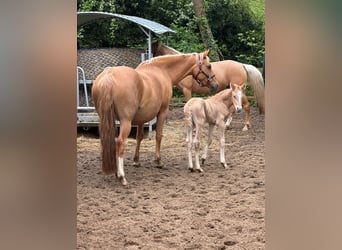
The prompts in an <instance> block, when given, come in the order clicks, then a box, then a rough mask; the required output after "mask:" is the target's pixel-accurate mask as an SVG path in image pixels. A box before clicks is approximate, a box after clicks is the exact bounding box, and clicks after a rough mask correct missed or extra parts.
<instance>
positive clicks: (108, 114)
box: [92, 73, 117, 174]
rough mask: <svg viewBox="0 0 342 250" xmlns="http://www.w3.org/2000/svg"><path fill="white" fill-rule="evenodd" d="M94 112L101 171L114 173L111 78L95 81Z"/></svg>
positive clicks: (93, 91) (115, 167)
mask: <svg viewBox="0 0 342 250" xmlns="http://www.w3.org/2000/svg"><path fill="white" fill-rule="evenodd" d="M92 94H93V99H94V103H95V107H96V111H97V113H98V115H99V118H100V124H99V132H100V141H101V146H102V170H103V172H104V173H105V174H111V173H113V172H116V169H117V166H116V142H115V137H116V128H115V112H114V108H115V106H114V96H113V78H112V77H111V76H110V75H108V73H107V75H105V76H104V77H103V78H100V79H99V80H95V83H94V85H93V89H92Z"/></svg>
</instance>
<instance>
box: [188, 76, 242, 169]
mask: <svg viewBox="0 0 342 250" xmlns="http://www.w3.org/2000/svg"><path fill="white" fill-rule="evenodd" d="M245 89H246V85H245V84H242V85H238V84H234V83H230V89H225V90H223V91H221V92H219V93H217V94H216V95H214V96H211V97H209V98H208V99H203V98H200V97H193V98H191V99H190V100H189V101H188V102H187V103H186V104H185V105H184V116H185V118H184V119H185V123H186V142H187V145H188V158H189V169H190V170H191V171H193V163H192V145H194V146H195V169H196V170H198V171H200V172H203V169H202V168H201V166H200V163H199V151H200V142H201V136H202V130H203V127H204V125H205V123H208V124H209V132H208V141H207V145H206V146H205V148H204V153H203V155H202V164H204V162H205V160H206V158H207V155H208V148H209V145H210V144H211V142H212V134H213V129H214V127H215V125H216V126H217V130H218V134H219V140H220V162H221V164H222V166H223V167H224V168H227V163H226V159H225V156H224V146H225V134H224V131H225V121H226V119H227V118H228V115H229V113H230V111H229V110H230V109H232V108H233V109H234V110H235V111H236V112H240V111H241V109H242V97H243V95H244V94H245V93H244V92H245ZM194 127H196V133H195V138H194V140H192V139H193V138H192V131H193V130H194Z"/></svg>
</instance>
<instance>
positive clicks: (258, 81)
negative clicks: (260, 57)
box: [243, 64, 265, 114]
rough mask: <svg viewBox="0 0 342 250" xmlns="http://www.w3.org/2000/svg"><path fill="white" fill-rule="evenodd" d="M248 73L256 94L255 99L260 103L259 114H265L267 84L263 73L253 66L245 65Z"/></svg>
mask: <svg viewBox="0 0 342 250" xmlns="http://www.w3.org/2000/svg"><path fill="white" fill-rule="evenodd" d="M243 66H244V68H245V70H246V71H247V75H248V79H249V80H248V81H249V83H250V85H251V87H252V90H253V92H254V96H255V99H256V101H257V103H258V107H259V113H260V114H265V84H264V79H263V78H262V74H261V72H260V71H259V70H258V69H257V68H256V67H255V66H253V65H251V64H244V65H243Z"/></svg>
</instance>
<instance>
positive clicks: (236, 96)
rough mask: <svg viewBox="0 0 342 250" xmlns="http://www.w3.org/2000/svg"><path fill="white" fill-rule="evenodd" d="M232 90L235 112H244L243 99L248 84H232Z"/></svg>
mask: <svg viewBox="0 0 342 250" xmlns="http://www.w3.org/2000/svg"><path fill="white" fill-rule="evenodd" d="M230 88H231V90H232V99H233V105H234V108H235V111H236V112H237V113H239V112H240V111H241V110H242V97H243V95H245V90H246V84H245V83H244V84H243V85H238V84H235V83H230Z"/></svg>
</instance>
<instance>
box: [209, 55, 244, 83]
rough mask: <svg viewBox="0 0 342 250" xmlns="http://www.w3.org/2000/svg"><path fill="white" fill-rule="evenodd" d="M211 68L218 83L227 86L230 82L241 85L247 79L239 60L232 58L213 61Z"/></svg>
mask: <svg viewBox="0 0 342 250" xmlns="http://www.w3.org/2000/svg"><path fill="white" fill-rule="evenodd" d="M212 69H213V72H214V73H215V76H216V80H217V82H218V83H219V84H220V85H225V86H226V87H227V86H229V83H230V82H234V83H236V84H239V85H241V84H243V83H245V82H246V81H247V72H246V70H245V69H244V67H243V64H242V63H240V62H237V61H233V60H225V61H219V62H213V63H212Z"/></svg>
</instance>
